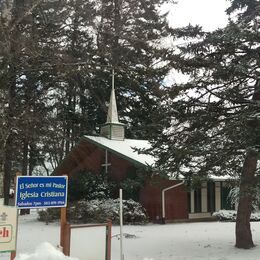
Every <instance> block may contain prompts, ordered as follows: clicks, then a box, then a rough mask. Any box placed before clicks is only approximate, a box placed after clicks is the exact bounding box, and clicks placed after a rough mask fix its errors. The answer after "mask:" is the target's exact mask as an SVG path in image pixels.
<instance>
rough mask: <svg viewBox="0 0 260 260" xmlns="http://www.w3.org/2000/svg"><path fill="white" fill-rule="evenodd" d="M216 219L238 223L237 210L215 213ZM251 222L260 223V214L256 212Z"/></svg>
mask: <svg viewBox="0 0 260 260" xmlns="http://www.w3.org/2000/svg"><path fill="white" fill-rule="evenodd" d="M213 216H214V217H217V218H218V219H219V220H220V221H236V218H237V211H236V210H220V211H218V212H214V213H213ZM250 220H251V221H260V212H254V213H252V214H251V217H250Z"/></svg>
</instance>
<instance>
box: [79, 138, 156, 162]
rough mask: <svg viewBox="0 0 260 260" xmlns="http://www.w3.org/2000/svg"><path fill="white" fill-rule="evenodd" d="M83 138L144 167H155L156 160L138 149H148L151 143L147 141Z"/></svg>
mask: <svg viewBox="0 0 260 260" xmlns="http://www.w3.org/2000/svg"><path fill="white" fill-rule="evenodd" d="M83 138H85V139H87V140H88V141H89V142H91V143H93V144H96V145H97V146H99V147H101V148H103V149H107V150H108V151H110V152H112V153H114V154H117V155H118V156H120V157H122V158H124V159H126V160H129V161H133V162H134V163H138V164H142V165H144V166H153V165H154V163H155V158H154V157H153V156H151V155H148V154H142V153H139V152H138V151H137V150H136V149H148V148H150V146H151V145H150V143H149V142H148V141H147V140H136V139H124V140H123V141H121V140H120V141H118V140H111V139H108V138H105V137H102V136H88V135H85V136H84V137H83Z"/></svg>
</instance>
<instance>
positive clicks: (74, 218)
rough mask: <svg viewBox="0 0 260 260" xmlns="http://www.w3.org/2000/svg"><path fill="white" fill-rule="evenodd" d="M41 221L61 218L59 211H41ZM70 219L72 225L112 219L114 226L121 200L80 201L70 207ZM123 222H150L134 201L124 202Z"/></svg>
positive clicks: (116, 221) (143, 210)
mask: <svg viewBox="0 0 260 260" xmlns="http://www.w3.org/2000/svg"><path fill="white" fill-rule="evenodd" d="M38 213H39V218H38V219H39V220H40V221H46V216H48V222H51V221H53V220H58V219H59V218H60V210H59V209H47V210H44V211H43V210H41V211H39V212H38ZM68 219H69V221H70V223H102V222H106V221H107V220H108V219H111V220H112V222H113V224H119V199H116V200H113V199H107V200H90V201H86V200H80V201H78V202H73V203H72V204H71V206H70V210H69V214H68ZM123 220H124V223H125V224H145V223H147V222H148V218H147V215H146V211H145V209H144V208H143V207H142V205H141V204H140V203H138V202H135V201H133V200H124V201H123Z"/></svg>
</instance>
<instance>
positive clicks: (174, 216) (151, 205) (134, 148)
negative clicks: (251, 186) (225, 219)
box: [54, 86, 230, 222]
mask: <svg viewBox="0 0 260 260" xmlns="http://www.w3.org/2000/svg"><path fill="white" fill-rule="evenodd" d="M149 147H150V144H149V142H148V141H147V140H135V139H127V138H125V125H124V124H122V123H121V122H120V121H119V119H118V112H117V105H116V97H115V90H114V87H113V86H112V91H111V96H110V103H109V108H108V113H107V121H106V123H105V124H104V125H102V126H101V130H100V135H99V136H89V135H85V136H82V137H81V139H80V141H79V143H78V144H77V145H76V146H75V147H74V148H73V149H72V150H71V152H70V153H69V154H68V155H67V156H66V158H65V159H64V160H63V161H62V163H61V164H60V165H59V166H58V167H57V168H56V169H55V171H54V174H55V175H64V174H66V175H68V176H69V177H70V176H71V175H73V174H74V173H76V172H78V171H79V170H86V171H89V172H93V173H95V174H100V173H101V171H103V172H105V174H109V177H110V178H111V179H113V180H114V181H117V182H120V181H123V180H124V179H125V178H127V176H128V174H130V173H131V172H133V171H135V172H141V171H147V170H148V171H149V170H150V169H152V168H153V166H154V163H155V158H154V157H152V156H151V155H147V154H141V153H138V149H146V148H149ZM151 175H152V171H151ZM227 194H228V187H226V186H225V182H224V181H222V180H212V181H211V182H208V183H206V182H205V183H204V184H203V185H202V187H201V188H200V189H197V190H191V191H189V190H187V188H186V187H185V185H184V182H183V181H182V180H166V179H161V178H160V177H152V178H147V181H146V183H145V185H144V187H143V188H141V190H140V193H139V194H137V197H138V200H139V202H140V203H141V204H142V205H143V206H144V207H145V209H146V211H147V214H148V216H149V218H150V220H151V221H154V222H156V221H161V220H163V221H166V222H167V221H169V222H170V221H178V220H188V219H194V218H208V217H211V214H212V212H214V211H218V210H220V209H223V208H225V209H229V208H230V205H228V203H227Z"/></svg>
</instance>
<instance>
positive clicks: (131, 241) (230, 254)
mask: <svg viewBox="0 0 260 260" xmlns="http://www.w3.org/2000/svg"><path fill="white" fill-rule="evenodd" d="M251 227H252V232H253V238H254V241H255V243H256V247H255V248H253V249H250V250H241V249H236V248H235V247H234V241H235V235H234V230H235V223H234V222H204V223H182V224H167V225H152V224H149V225H145V226H125V227H124V233H127V234H130V236H128V237H129V238H125V239H124V241H123V242H124V243H123V246H124V260H144V259H146V260H148V259H149V260H151V259H153V260H172V259H176V260H184V259H186V260H189V259H192V260H198V259H202V260H203V259H205V260H206V259H207V260H227V259H231V260H233V259H236V260H240V259H241V260H242V259H243V260H244V259H247V260H249V259H251V260H255V259H258V258H259V255H260V222H252V223H251ZM112 233H113V238H112V260H119V259H120V250H119V244H120V241H119V240H118V236H117V234H119V227H118V226H113V228H112ZM59 235H60V234H59V224H58V223H51V224H49V225H45V223H42V222H38V221H37V220H36V215H30V216H20V217H19V231H18V257H17V259H18V260H23V259H26V260H27V259H28V260H56V259H57V260H60V259H62V260H63V258H59V256H57V258H51V257H50V258H46V259H45V258H40V257H39V255H38V256H37V253H38V252H39V251H40V252H42V251H44V250H46V251H48V249H46V248H48V246H46V244H45V245H42V246H41V247H40V249H38V251H37V252H36V253H34V254H33V252H34V251H35V248H36V247H37V246H38V245H40V244H41V243H43V242H46V241H48V242H49V243H50V244H52V245H53V246H55V247H56V246H57V245H58V244H59ZM131 235H133V236H131ZM76 237H77V245H78V246H80V247H82V248H84V247H86V245H87V244H88V241H93V240H95V237H93V235H88V233H87V232H86V234H85V236H84V237H81V236H76ZM97 244H98V240H97ZM257 244H259V245H257ZM44 248H45V249H44ZM21 253H23V254H24V253H26V254H27V255H30V254H31V257H30V258H22V257H21V256H20V257H19V254H21ZM46 254H47V252H46ZM0 259H1V260H9V259H10V256H9V253H3V254H0ZM64 260H65V258H64ZM83 260H88V259H83ZM89 260H90V259H89Z"/></svg>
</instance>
